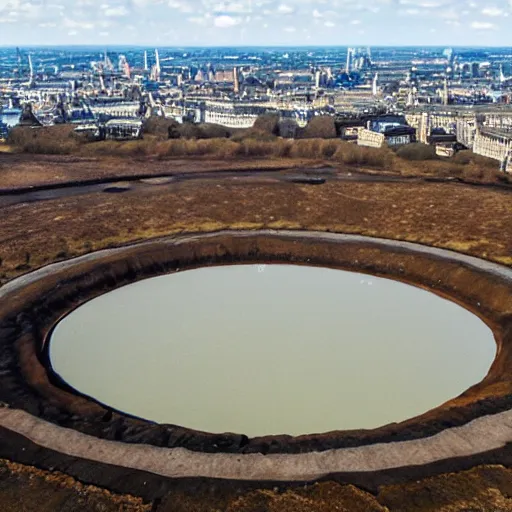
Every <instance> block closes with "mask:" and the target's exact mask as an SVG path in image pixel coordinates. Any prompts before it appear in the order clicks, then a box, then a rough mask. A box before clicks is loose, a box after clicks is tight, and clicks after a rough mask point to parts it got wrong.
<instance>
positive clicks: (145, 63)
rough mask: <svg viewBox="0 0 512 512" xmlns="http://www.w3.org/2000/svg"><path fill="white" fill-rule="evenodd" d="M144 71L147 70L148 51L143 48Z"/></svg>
mask: <svg viewBox="0 0 512 512" xmlns="http://www.w3.org/2000/svg"><path fill="white" fill-rule="evenodd" d="M144 71H149V67H148V51H147V50H144Z"/></svg>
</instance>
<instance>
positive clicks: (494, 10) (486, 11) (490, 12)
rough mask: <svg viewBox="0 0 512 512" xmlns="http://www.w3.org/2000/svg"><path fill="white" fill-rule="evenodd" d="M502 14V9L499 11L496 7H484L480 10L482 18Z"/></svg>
mask: <svg viewBox="0 0 512 512" xmlns="http://www.w3.org/2000/svg"><path fill="white" fill-rule="evenodd" d="M503 13H504V11H503V9H500V8H498V7H485V9H482V14H483V15H484V16H492V17H495V16H502V15H503Z"/></svg>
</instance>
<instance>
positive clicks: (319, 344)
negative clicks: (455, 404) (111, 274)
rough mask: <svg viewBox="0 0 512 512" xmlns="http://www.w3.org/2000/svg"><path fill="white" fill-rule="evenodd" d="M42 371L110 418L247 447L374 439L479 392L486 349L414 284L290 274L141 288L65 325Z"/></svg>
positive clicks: (305, 270)
mask: <svg viewBox="0 0 512 512" xmlns="http://www.w3.org/2000/svg"><path fill="white" fill-rule="evenodd" d="M49 352H50V357H51V363H52V367H53V370H54V371H55V372H56V373H57V374H58V375H59V376H60V377H61V378H62V379H63V380H64V381H65V382H67V383H68V384H69V385H71V386H72V387H73V388H75V389H77V390H79V391H80V392H81V393H84V394H85V395H88V396H91V397H93V398H94V399H96V400H98V401H99V402H101V403H103V404H106V405H107V406H109V407H112V408H114V409H116V410H119V411H124V412H126V413H129V414H132V415H134V416H137V417H141V418H145V419H147V420H152V421H156V422H159V423H168V424H176V425H181V426H183V427H188V428H191V429H194V430H200V431H207V432H215V433H223V432H236V433H238V434H245V435H248V436H250V437H256V436H269V435H277V434H288V435H294V436H298V435H303V434H316V433H322V432H328V431H337V430H351V429H361V428H365V429H375V428H377V427H380V426H382V425H386V424H389V423H393V422H401V421H404V420H407V419H408V418H412V417H415V416H418V415H420V414H422V413H424V412H426V411H428V410H430V409H433V408H435V407H437V406H439V405H440V404H442V403H443V402H446V401H448V400H449V399H451V398H453V397H455V396H458V395H460V394H461V393H462V392H463V391H465V390H466V389H467V388H469V387H470V386H472V385H473V384H475V383H477V382H479V381H481V380H482V379H483V378H484V377H485V375H486V374H487V372H488V371H489V368H490V366H491V363H492V361H493V359H494V357H495V353H496V343H495V340H494V337H493V333H492V331H491V329H490V328H489V327H488V326H487V325H486V324H485V323H484V322H482V320H481V319H480V318H478V317H477V316H476V315H474V314H472V313H471V312H469V311H467V310H466V309H464V308H462V307H461V306H459V305H458V304H455V303H453V302H451V301H448V300H445V299H443V298H441V297H439V296H438V295H435V294H433V293H431V292H429V291H426V290H423V289H421V288H418V287H413V286H410V285H407V284H404V283H401V282H398V281H394V280H390V279H384V278H379V277H374V276H369V275H365V274H360V273H356V272H347V271H342V270H336V269H329V268H321V267H310V266H299V265H234V266H229V265H228V266H214V267H207V268H200V269H195V270H188V271H184V272H182V271H180V272H176V273H173V274H172V275H166V276H161V277H155V278H151V279H145V280H142V281H139V282H137V283H133V284H130V285H127V286H123V287H121V288H118V289H116V290H114V291H111V292H109V293H106V294H104V295H101V296H100V297H97V298H95V299H93V300H91V301H89V302H87V303H86V304H84V305H82V306H80V307H79V308H78V309H76V310H75V311H73V312H72V313H71V314H69V315H68V316H66V317H65V318H64V319H63V320H62V321H61V322H60V323H59V324H58V325H57V326H56V328H55V330H54V332H53V334H52V337H51V343H50V348H49Z"/></svg>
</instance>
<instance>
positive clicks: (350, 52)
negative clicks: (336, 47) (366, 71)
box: [345, 48, 354, 74]
mask: <svg viewBox="0 0 512 512" xmlns="http://www.w3.org/2000/svg"><path fill="white" fill-rule="evenodd" d="M353 53H354V49H353V48H348V50H347V65H346V67H345V69H346V72H347V74H350V71H351V68H352V56H353Z"/></svg>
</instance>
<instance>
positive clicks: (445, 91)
mask: <svg viewBox="0 0 512 512" xmlns="http://www.w3.org/2000/svg"><path fill="white" fill-rule="evenodd" d="M443 105H448V77H447V76H445V77H444V89H443Z"/></svg>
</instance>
